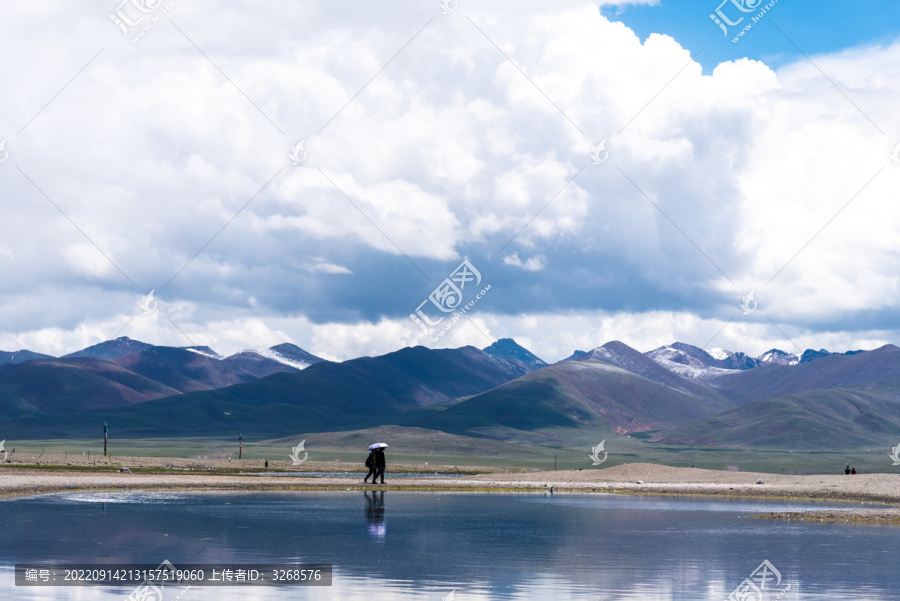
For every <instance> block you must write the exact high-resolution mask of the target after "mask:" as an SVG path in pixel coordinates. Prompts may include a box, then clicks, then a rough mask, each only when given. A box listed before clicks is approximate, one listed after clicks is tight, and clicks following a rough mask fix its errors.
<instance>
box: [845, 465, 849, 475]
mask: <svg viewBox="0 0 900 601" xmlns="http://www.w3.org/2000/svg"><path fill="white" fill-rule="evenodd" d="M844 473H845V474H849V473H850V466H849V465H848V466H847V469H845V470H844Z"/></svg>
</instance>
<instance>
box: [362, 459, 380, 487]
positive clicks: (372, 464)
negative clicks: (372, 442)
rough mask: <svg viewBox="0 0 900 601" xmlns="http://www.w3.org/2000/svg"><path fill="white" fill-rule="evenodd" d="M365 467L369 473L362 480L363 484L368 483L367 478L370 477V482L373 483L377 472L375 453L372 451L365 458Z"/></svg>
mask: <svg viewBox="0 0 900 601" xmlns="http://www.w3.org/2000/svg"><path fill="white" fill-rule="evenodd" d="M366 467H367V468H369V473H368V474H366V477H365V478H363V482H368V481H369V476H372V482H373V483H374V482H375V478H377V477H378V476H377V474H378V470H376V469H375V453H374V452H372V451H369V456H368V457H366Z"/></svg>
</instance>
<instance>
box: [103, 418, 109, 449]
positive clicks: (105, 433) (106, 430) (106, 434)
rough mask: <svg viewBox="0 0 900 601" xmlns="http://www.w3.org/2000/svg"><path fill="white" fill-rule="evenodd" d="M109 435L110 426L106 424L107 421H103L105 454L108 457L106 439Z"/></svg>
mask: <svg viewBox="0 0 900 601" xmlns="http://www.w3.org/2000/svg"><path fill="white" fill-rule="evenodd" d="M108 437H109V426H107V425H106V422H103V456H104V457H106V441H107V438H108Z"/></svg>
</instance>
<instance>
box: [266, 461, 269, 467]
mask: <svg viewBox="0 0 900 601" xmlns="http://www.w3.org/2000/svg"><path fill="white" fill-rule="evenodd" d="M266 469H269V460H268V459H266Z"/></svg>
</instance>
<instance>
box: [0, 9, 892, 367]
mask: <svg viewBox="0 0 900 601" xmlns="http://www.w3.org/2000/svg"><path fill="white" fill-rule="evenodd" d="M885 4H886V3H876V2H873V1H862V2H860V1H855V2H850V1H844V0H834V1H832V2H829V3H819V2H809V1H806V2H804V1H799V0H778V1H770V2H768V3H765V2H761V1H760V0H726V2H725V3H722V4H718V3H717V2H715V1H712V2H699V1H693V0H691V1H683V0H679V1H674V0H660V1H657V2H653V1H632V2H626V1H620V0H615V1H606V0H604V1H602V2H597V1H593V2H592V1H582V0H560V1H559V2H554V3H547V2H536V1H531V0H524V1H522V0H517V1H515V2H513V1H512V0H485V1H480V2H477V3H476V2H471V1H468V0H458V1H456V0H445V1H444V2H439V1H437V0H435V1H434V2H421V1H420V2H405V1H398V2H392V3H389V4H387V5H385V4H379V3H359V2H346V1H334V0H331V1H329V2H324V1H317V0H310V1H309V2H303V3H294V4H292V5H283V4H279V5H259V4H258V3H251V2H246V1H234V2H229V3H227V5H225V6H222V5H219V4H215V3H204V2H198V1H194V0H169V1H168V2H162V1H161V0H125V1H124V2H122V0H119V2H115V1H113V2H109V3H108V5H107V4H104V3H97V2H93V1H92V2H87V1H72V0H69V1H66V2H63V1H62V0H60V1H57V2H53V1H48V2H41V3H34V2H26V1H24V0H22V1H18V0H14V1H10V2H7V3H5V4H4V19H3V20H2V21H0V35H2V36H3V39H4V40H6V45H5V46H6V48H7V55H6V57H5V59H6V60H3V61H0V85H2V88H0V89H2V94H0V203H2V219H0V267H2V271H0V273H2V274H3V278H2V284H0V314H2V320H0V349H3V350H18V349H21V348H27V349H30V350H34V351H38V352H44V353H48V354H51V355H62V354H65V353H68V352H72V351H75V350H78V349H80V348H83V347H85V346H88V345H90V344H94V343H97V342H100V341H102V340H107V339H111V338H115V337H118V336H129V337H131V338H135V339H138V340H143V341H145V342H149V343H153V344H166V345H172V346H188V345H208V346H210V347H212V348H213V349H215V350H216V351H218V352H219V353H223V354H230V353H233V352H236V351H238V350H241V349H245V348H265V347H269V346H272V345H275V344H280V343H282V342H292V343H294V344H297V345H299V346H301V347H303V348H305V349H306V350H308V351H310V352H313V353H315V354H317V355H320V356H322V357H325V358H328V359H335V360H344V359H349V358H353V357H358V356H364V355H379V354H383V353H386V352H390V351H393V350H397V349H399V348H402V347H405V346H413V345H418V344H422V345H425V346H429V347H432V348H443V347H459V346H463V345H470V344H471V345H474V346H477V347H480V348H483V347H486V346H488V345H489V344H491V343H492V342H494V341H496V340H498V339H500V338H514V339H515V340H516V341H518V342H519V343H520V344H522V345H524V346H526V347H527V348H529V349H530V350H532V351H533V352H535V353H536V354H537V355H538V356H540V357H542V358H543V359H545V360H547V361H556V360H559V359H562V358H564V357H567V356H569V355H570V354H571V353H572V351H573V350H575V349H581V350H588V349H591V348H594V347H597V346H600V345H602V344H604V343H605V342H608V341H610V340H621V341H622V342H625V343H626V344H629V345H630V346H632V347H634V348H637V349H638V350H641V351H648V350H652V349H654V348H656V347H659V346H662V345H665V344H669V343H671V342H674V341H682V342H686V343H689V344H693V345H695V346H699V347H702V348H707V349H710V348H726V349H729V350H733V351H744V352H747V353H750V354H753V355H758V354H761V353H763V352H764V351H766V350H768V349H770V348H781V349H783V350H786V351H788V352H794V353H799V352H802V351H803V350H804V349H806V348H815V349H818V348H827V349H830V350H832V351H844V350H850V349H871V348H877V347H879V346H881V345H883V344H887V343H897V342H898V341H900V319H898V312H897V309H898V304H900V294H898V292H900V290H898V277H897V274H898V273H900V269H898V268H900V252H898V251H900V242H898V235H897V233H898V232H897V229H898V228H897V225H895V224H898V223H900V219H898V217H900V209H898V207H897V203H896V198H897V190H898V184H900V146H898V142H900V114H898V113H897V111H896V98H897V94H898V91H900V39H898V38H900V7H894V6H885ZM711 15H712V16H713V17H714V18H715V19H718V20H719V22H720V23H722V27H721V28H720V27H719V25H717V24H716V22H715V21H714V19H713V18H711V17H710V16H711ZM10 49H14V50H10ZM151 291H152V297H151V296H150V294H151Z"/></svg>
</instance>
